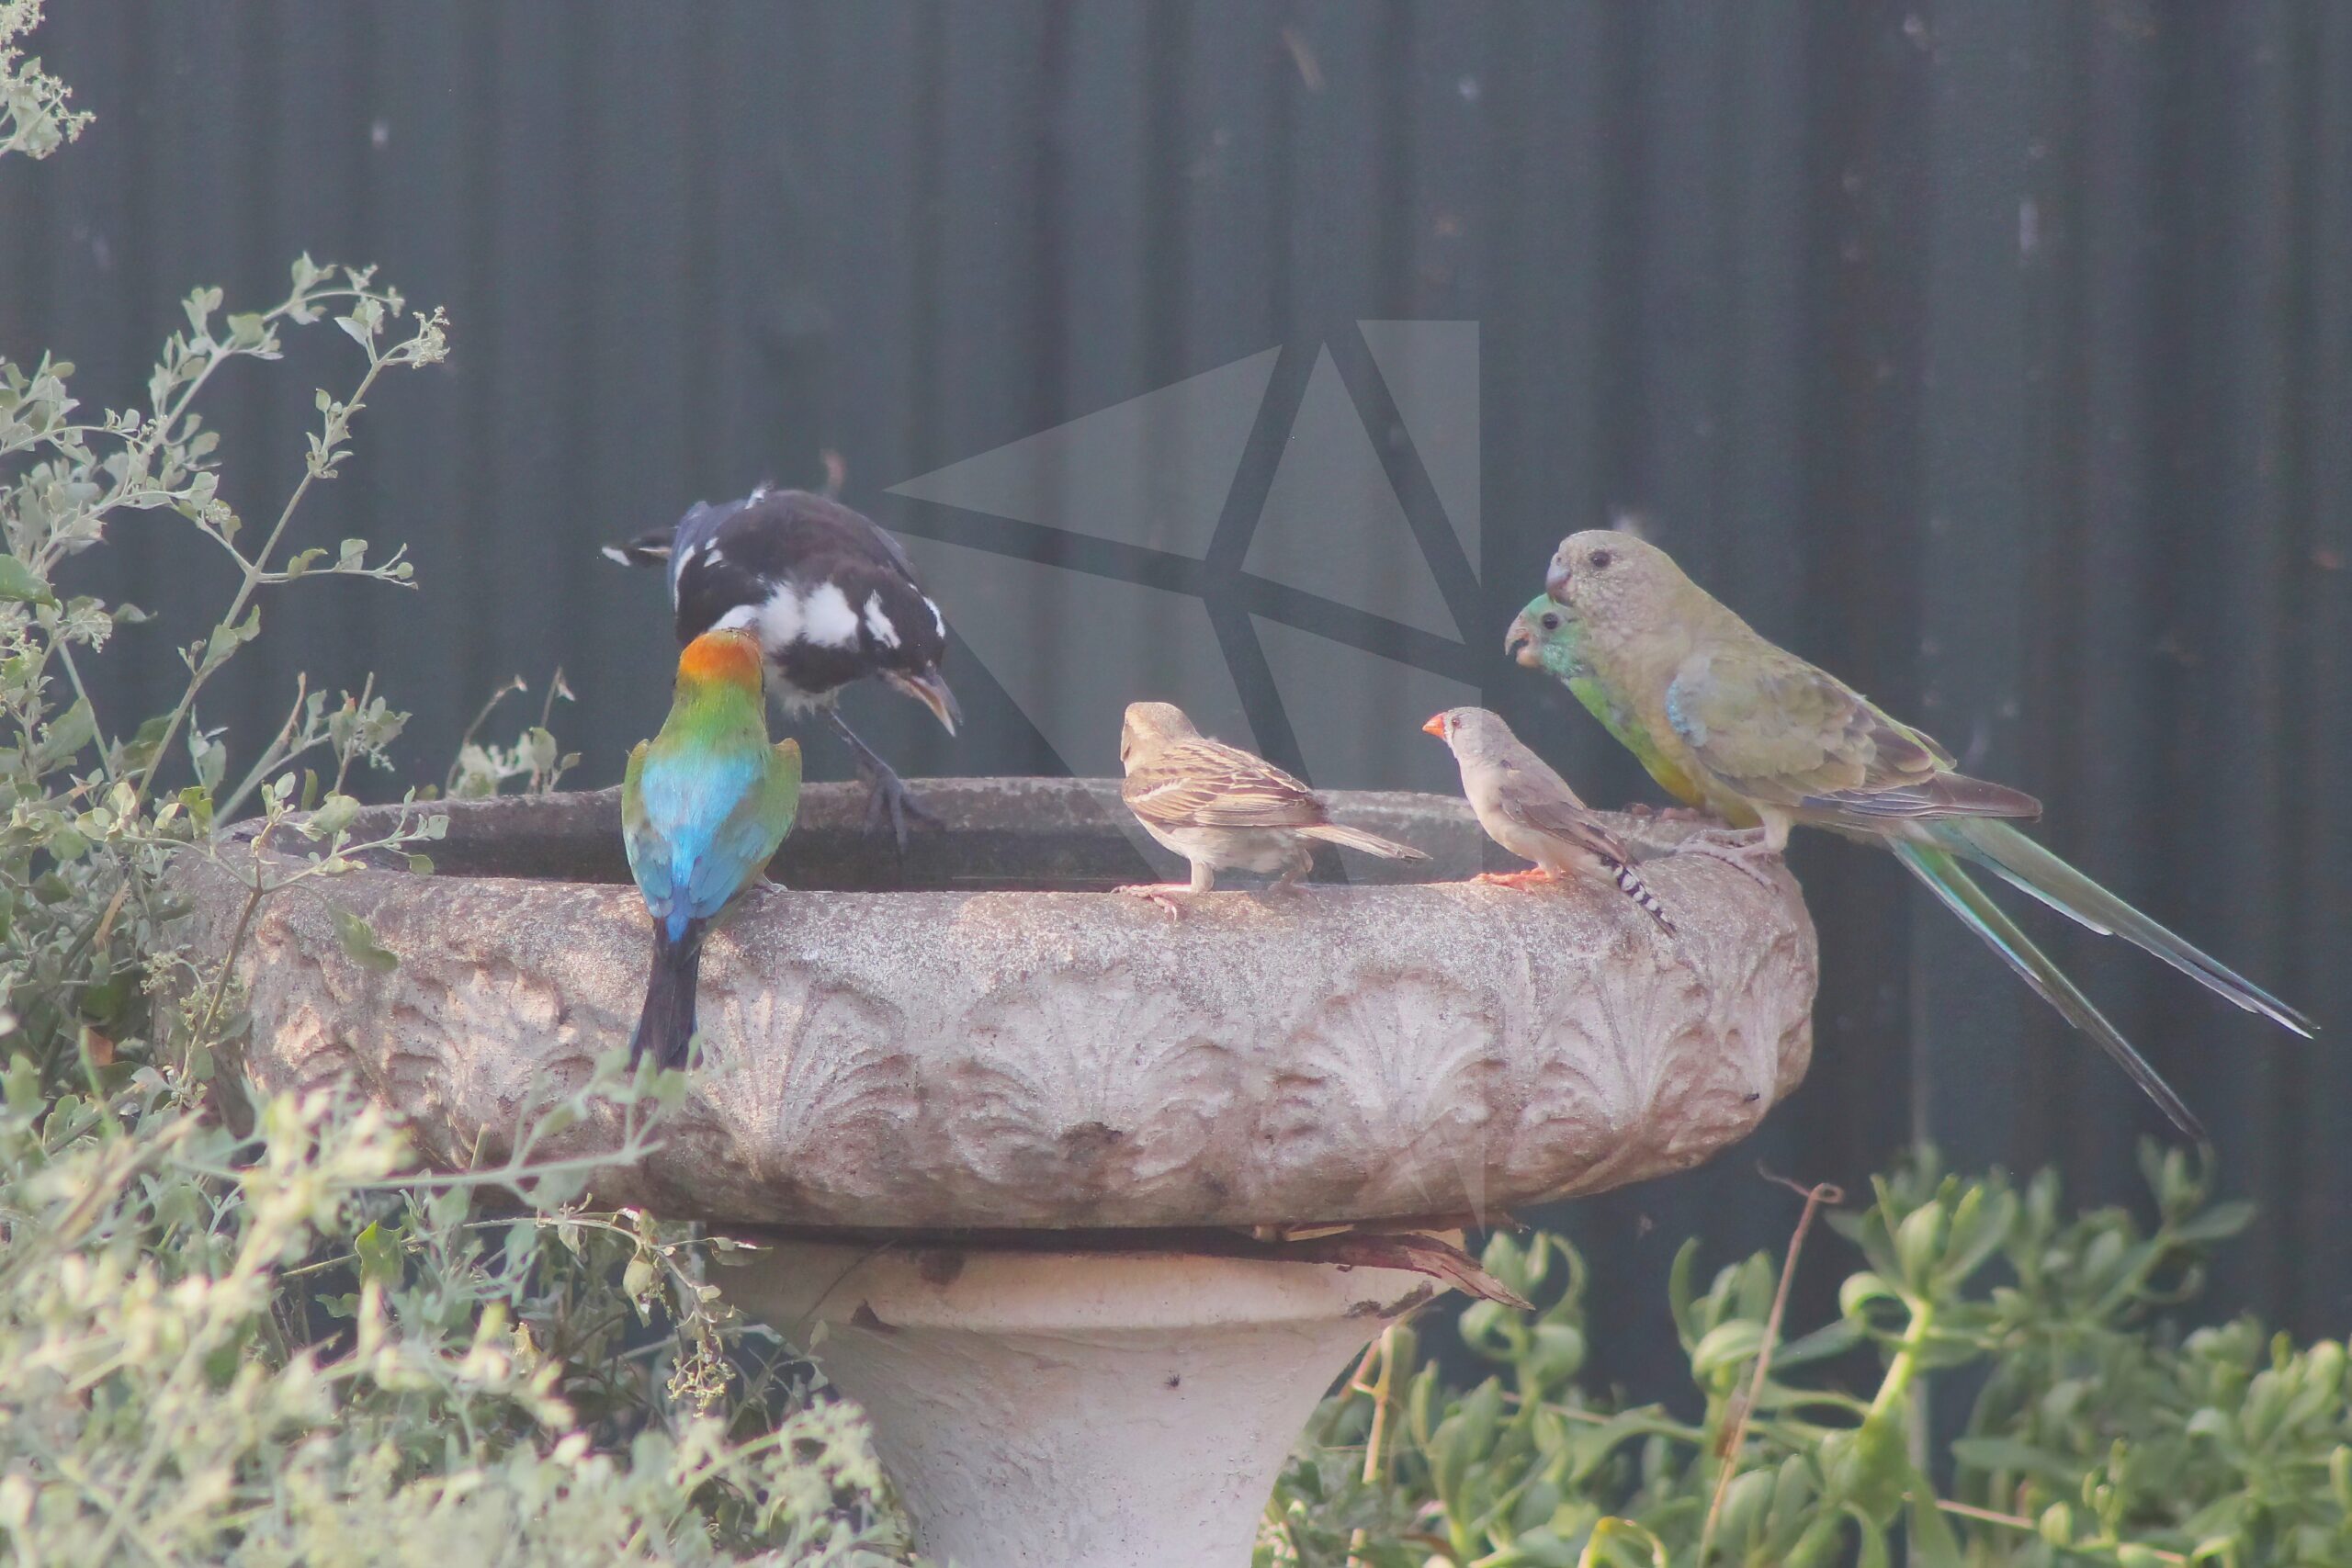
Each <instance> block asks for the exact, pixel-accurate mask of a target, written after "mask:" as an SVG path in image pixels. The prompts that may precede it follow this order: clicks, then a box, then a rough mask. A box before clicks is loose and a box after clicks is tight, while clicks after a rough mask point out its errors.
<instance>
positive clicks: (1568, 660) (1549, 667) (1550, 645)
mask: <svg viewBox="0 0 2352 1568" xmlns="http://www.w3.org/2000/svg"><path fill="white" fill-rule="evenodd" d="M1577 643H1578V639H1577V623H1576V617H1575V616H1574V615H1570V614H1569V613H1568V612H1567V611H1566V610H1564V609H1562V608H1561V607H1560V606H1559V605H1557V604H1554V603H1552V600H1551V596H1550V595H1548V594H1544V593H1539V594H1537V595H1536V596H1535V597H1534V598H1532V599H1531V600H1529V601H1528V604H1527V608H1526V609H1524V610H1521V612H1520V613H1519V615H1518V616H1517V618H1515V619H1514V620H1513V621H1512V622H1511V624H1510V632H1509V633H1507V634H1506V635H1505V636H1504V637H1503V651H1504V652H1505V653H1507V654H1509V655H1510V656H1511V657H1512V658H1514V659H1516V660H1519V661H1520V662H1521V664H1523V665H1525V666H1526V667H1527V668H1528V669H1530V670H1541V671H1544V673H1545V674H1547V675H1549V676H1551V677H1552V678H1553V679H1554V680H1555V681H1574V680H1577V679H1580V678H1581V677H1583V676H1584V675H1586V674H1588V673H1589V667H1588V666H1587V664H1586V662H1585V659H1584V654H1583V652H1582V650H1581V649H1579V647H1578V645H1577Z"/></svg>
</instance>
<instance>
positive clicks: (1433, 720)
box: [1421, 713, 1445, 740]
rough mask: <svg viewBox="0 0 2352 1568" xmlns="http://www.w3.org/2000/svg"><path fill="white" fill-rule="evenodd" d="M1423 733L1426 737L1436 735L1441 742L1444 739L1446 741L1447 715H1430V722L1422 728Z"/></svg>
mask: <svg viewBox="0 0 2352 1568" xmlns="http://www.w3.org/2000/svg"><path fill="white" fill-rule="evenodd" d="M1421 733H1422V734H1424V735H1434V736H1436V737H1437V738H1438V739H1440V740H1442V739H1445V715H1443V714H1442V713H1441V714H1432V715H1430V721H1429V722H1428V723H1427V724H1425V725H1423V726H1421Z"/></svg>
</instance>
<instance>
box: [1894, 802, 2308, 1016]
mask: <svg viewBox="0 0 2352 1568" xmlns="http://www.w3.org/2000/svg"><path fill="white" fill-rule="evenodd" d="M1930 831H1932V832H1933V833H1934V834H1935V836H1936V838H1937V840H1939V842H1941V843H1942V844H1943V845H1944V846H1945V847H1946V848H1947V849H1950V850H1951V851H1953V852H1956V853H1959V854H1962V855H1966V856H1967V857H1968V858H1969V859H1971V860H1973V861H1977V862H1979V863H1983V864H1985V865H1986V866H1989V867H1990V868H1991V869H1992V870H1993V871H1994V872H1995V873H1996V874H1998V875H1999V876H2001V877H2002V878H2003V880H2005V881H2007V882H2008V883H2010V884H2012V885H2013V886H2016V887H2018V888H2019V889H2021V890H2022V891H2024V892H2027V893H2030V894H2032V895H2033V896H2034V897H2036V898H2039V899H2041V901H2042V902H2043V903H2045V904H2047V905H2049V906H2050V907H2051V908H2053V909H2056V910H2057V911H2058V912H2059V913H2061V914H2063V915H2065V916H2067V917H2068V918H2070V919H2075V920H2077V921H2080V922H2081V923H2082V924H2083V925H2086V926H2087V927H2089V928H2090V929H2091V930H2092V931H2097V932H2098V933H2099V934H2100V935H2102V936H2120V937H2122V938H2123V939H2124V940H2125V941H2127V942H2133V943H2136V944H2137V945H2139V946H2141V947H2143V948H2145V949H2147V950H2148V951H2149V952H2150V953H2154V954H2155V955H2156V956H2157V957H2158V958H2161V959H2163V960H2164V961H2165V963H2167V964H2171V965H2172V966H2173V967H2174V968H2176V969H2177V970H2179V971H2180V972H2181V973H2182V974H2184V975H2187V976H2189V977H2190V978H2192V979H2194V980H2196V981H2197V982H2198V983H2199V985H2202V986H2204V987H2206V988H2207V989H2208V990H2211V991H2212V992H2214V993H2215V994H2217V995H2219V996H2222V997H2226V998H2229V999H2230V1000H2231V1001H2233V1002H2235V1003H2236V1004H2237V1005H2238V1006H2240V1007H2242V1008H2244V1009H2245V1010H2247V1011H2248V1012H2258V1013H2260V1014H2262V1015H2263V1016H2264V1017H2265V1018H2267V1019H2270V1020H2272V1021H2275V1022H2278V1023H2280V1024H2283V1025H2285V1026H2286V1027H2287V1028H2289V1029H2291V1030H2293V1031H2294V1032H2296V1033H2298V1034H2301V1035H2302V1036H2304V1037H2305V1038H2306V1039H2308V1038H2309V1037H2310V1036H2311V1035H2312V1032H2313V1026H2312V1021H2311V1020H2310V1019H2308V1018H2305V1017H2304V1016H2303V1015H2302V1014H2301V1013H2300V1012H2297V1011H2296V1010H2294V1009H2293V1008H2290V1007H2289V1006H2288V1005H2287V1004H2286V1003H2285V1002H2282V1001H2280V1000H2279V999H2278V998H2277V997H2274V996H2272V995H2271V994H2270V993H2269V992H2267V991H2266V990H2264V989H2263V988H2262V987H2259V986H2257V985H2256V984H2255V983H2254V982H2253V981H2251V980H2249V979H2247V978H2246V977H2245V976H2243V975H2240V974H2239V973H2238V972H2237V971H2235V970H2234V969H2232V968H2231V967H2230V966H2229V965H2227V964H2223V963H2222V961H2221V960H2220V959H2218V958H2215V957H2214V956H2213V955H2212V954H2211V953H2206V952H2204V951H2203V950H2202V949H2200V948H2198V947H2196V946H2194V945H2192V944H2191V943H2189V942H2187V941H2185V940H2183V939H2182V938H2181V937H2179V936H2177V935H2175V934H2174V933H2173V932H2172V931H2167V930H2166V929H2165V928H2164V927H2163V926H2161V925H2158V924H2157V923H2156V922H2155V921H2154V920H2153V919H2149V918H2148V917H2147V916H2146V915H2143V914H2142V913H2141V912H2140V911H2139V910H2137V909H2135V908H2132V907H2131V905H2129V904H2127V903H2125V902H2124V901H2123V900H2122V899H2120V898H2119V897H2116V896H2115V895H2114V894H2112V893H2109V891H2108V890H2107V889H2106V888H2104V887H2101V886H2099V885H2098V883H2096V882H2093V881H2092V880H2091V879H2090V878H2089V877H2087V876H2085V875H2084V874H2082V873H2081V872H2079V871H2076V870H2075V868H2074V867H2073V866H2071V865H2069V864H2067V863H2065V862H2064V861H2063V860H2060V859H2059V858H2058V857H2057V856H2056V855H2054V854H2052V853H2051V852H2049V851H2048V850H2046V849H2044V848H2042V847H2041V845H2040V844H2037V843H2035V842H2034V841H2033V840H2031V839H2029V838H2027V837H2026V836H2025V835H2024V834H2023V833H2020V832H2018V830H2017V829H2015V828H2012V827H2010V826H2009V825H2008V824H2007V823H2006V822H1994V821H1988V820H1985V818H1970V817H1955V818H1945V819H1943V820H1942V821H1939V822H1937V823H1936V824H1934V826H1933V828H1932V829H1930Z"/></svg>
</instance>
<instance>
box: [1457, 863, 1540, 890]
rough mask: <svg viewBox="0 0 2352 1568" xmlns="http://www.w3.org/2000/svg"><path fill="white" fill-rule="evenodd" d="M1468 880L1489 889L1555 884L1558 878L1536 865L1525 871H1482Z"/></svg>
mask: <svg viewBox="0 0 2352 1568" xmlns="http://www.w3.org/2000/svg"><path fill="white" fill-rule="evenodd" d="M1470 880H1471V881H1473V882H1479V883H1484V884H1486V885H1487V886H1489V887H1537V886H1543V885H1544V883H1547V882H1556V881H1558V880H1559V878H1557V877H1555V876H1554V875H1553V874H1551V873H1550V872H1548V871H1546V870H1544V868H1543V867H1542V866H1540V865H1537V866H1530V867H1529V868H1528V869H1527V870H1525V871H1482V872H1480V873H1479V874H1477V875H1476V876H1474V877H1472V878H1471V879H1470Z"/></svg>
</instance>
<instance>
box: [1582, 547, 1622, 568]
mask: <svg viewBox="0 0 2352 1568" xmlns="http://www.w3.org/2000/svg"><path fill="white" fill-rule="evenodd" d="M1615 559H1616V557H1615V556H1612V555H1611V554H1610V553H1609V552H1608V551H1607V550H1595V551H1593V552H1592V554H1591V555H1589V556H1588V557H1586V558H1585V564H1586V565H1588V566H1589V567H1591V568H1592V570H1595V571H1600V570H1605V569H1606V568H1607V567H1608V565H1609V563H1610V562H1611V561H1612V560H1615Z"/></svg>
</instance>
